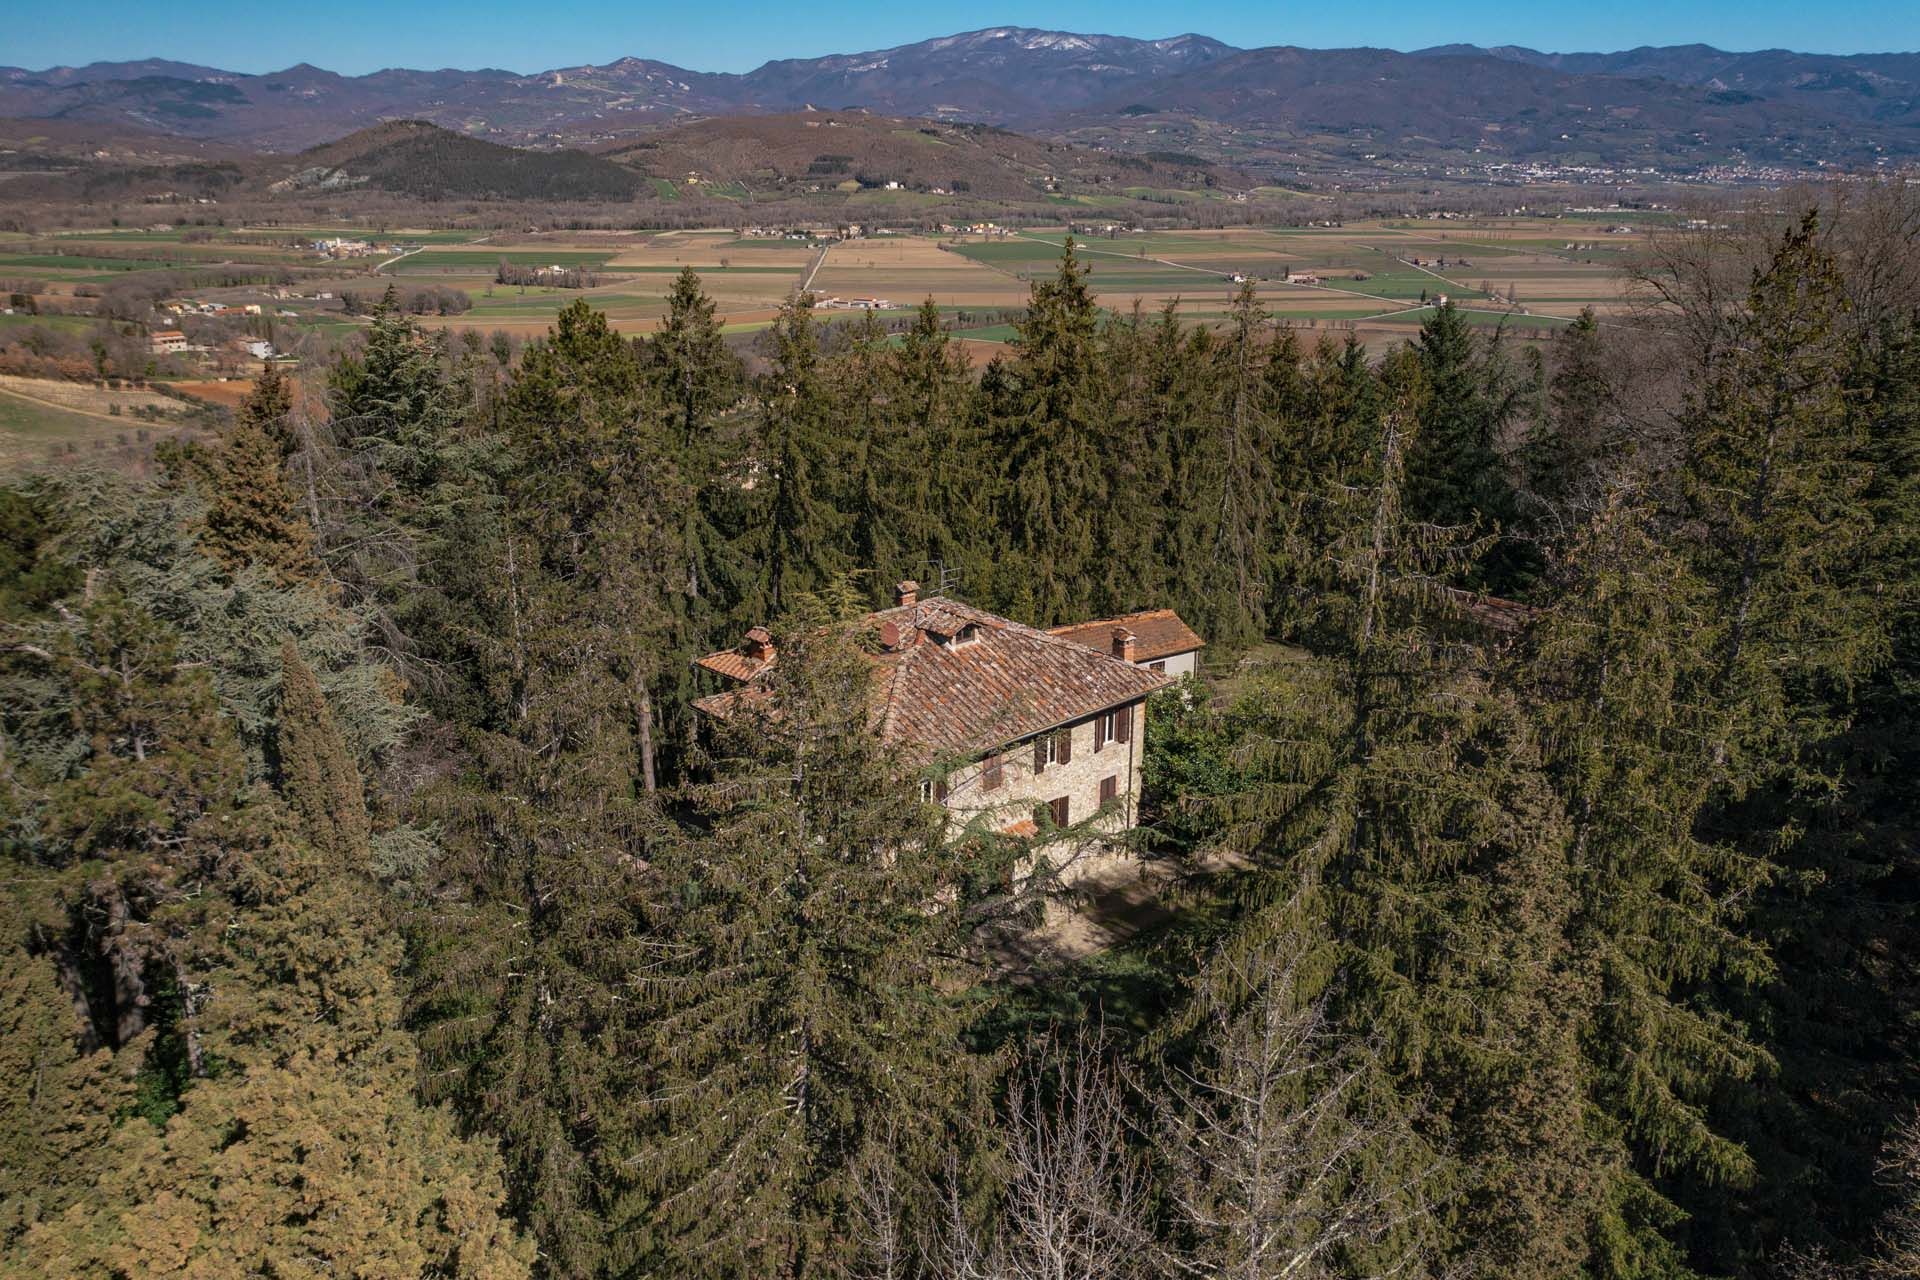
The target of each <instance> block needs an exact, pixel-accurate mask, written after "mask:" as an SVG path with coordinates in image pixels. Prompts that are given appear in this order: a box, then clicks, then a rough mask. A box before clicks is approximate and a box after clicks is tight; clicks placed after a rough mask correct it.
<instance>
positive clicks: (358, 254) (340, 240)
mask: <svg viewBox="0 0 1920 1280" xmlns="http://www.w3.org/2000/svg"><path fill="white" fill-rule="evenodd" d="M307 247H308V248H309V249H312V250H313V251H314V252H315V253H317V254H319V255H321V256H322V257H326V258H370V257H373V256H374V255H375V254H378V253H384V252H386V250H385V249H383V248H382V247H381V246H379V245H376V244H374V243H373V241H371V240H350V239H348V238H347V237H345V236H325V237H323V238H321V239H319V240H315V241H312V242H311V243H310V244H308V245H307Z"/></svg>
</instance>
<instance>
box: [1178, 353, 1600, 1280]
mask: <svg viewBox="0 0 1920 1280" xmlns="http://www.w3.org/2000/svg"><path fill="white" fill-rule="evenodd" d="M1386 383H1387V397H1388V399H1387V405H1386V408H1385V411H1384V413H1383V414H1382V417H1381V419H1380V422H1379V426H1378V432H1379V434H1378V437H1377V439H1378V443H1377V445H1376V447H1375V458H1374V461H1373V471H1374V474H1375V475H1376V476H1377V480H1376V481H1375V482H1374V483H1372V484H1369V485H1352V484H1349V485H1345V486H1339V487H1338V488H1336V489H1335V491H1334V492H1332V493H1330V494H1329V495H1328V500H1329V502H1330V503H1331V504H1332V506H1333V513H1332V514H1331V515H1330V516H1329V528H1330V530H1331V532H1332V534H1333V538H1332V540H1331V542H1330V544H1329V545H1328V546H1326V547H1325V548H1324V550H1323V554H1324V555H1325V556H1326V557H1327V558H1328V560H1329V561H1330V562H1331V564H1332V565H1333V569H1334V573H1335V575H1336V586H1335V588H1334V590H1333V591H1332V593H1331V594H1330V596H1329V597H1328V599H1327V602H1326V603H1327V606H1328V614H1327V617H1326V620H1325V623H1324V624H1323V628H1322V634H1324V635H1326V636H1327V637H1328V639H1327V641H1326V643H1327V645H1328V646H1329V650H1330V651H1329V652H1328V655H1327V658H1326V659H1325V660H1324V661H1321V662H1316V663H1312V664H1304V665H1302V666H1300V667H1298V668H1282V669H1281V670H1280V671H1278V672H1276V674H1275V676H1274V677H1273V678H1272V682H1271V684H1270V685H1268V686H1267V687H1265V688H1264V689H1262V690H1261V691H1260V692H1259V693H1258V694H1257V695H1256V696H1254V697H1253V698H1252V699H1250V701H1249V702H1247V703H1246V704H1245V705H1244V706H1243V707H1242V708H1241V709H1240V714H1241V715H1242V716H1244V717H1246V718H1247V726H1248V727H1247V731H1246V737H1245V742H1246V747H1245V749H1244V751H1243V755H1242V758H1241V760H1240V766H1241V769H1242V771H1243V773H1244V776H1245V778H1246V779H1247V782H1246V785H1245V786H1244V787H1243V789H1242V790H1241V791H1240V792H1239V793H1237V794H1235V795H1232V796H1229V797H1227V798H1226V800H1225V801H1224V803H1223V806H1222V807H1223V809H1224V812H1225V815H1226V817H1227V821H1228V827H1227V840H1228V843H1229V846H1230V847H1232V848H1235V849H1238V850H1240V851H1241V852H1242V853H1244V854H1245V855H1247V856H1248V857H1250V858H1251V859H1252V860H1253V862H1254V864H1255V870H1254V871H1253V872H1252V873H1251V875H1250V876H1249V877H1248V880H1247V893H1246V896H1245V898H1244V906H1243V908H1242V911H1243V914H1242V917H1241V919H1240V920H1239V922H1238V923H1237V925H1236V928H1235V930H1234V932H1233V934H1232V936H1231V937H1230V939H1229V941H1228V943H1227V953H1226V954H1227V955H1228V956H1229V957H1248V956H1252V955H1255V954H1258V953H1259V952H1260V950H1261V949H1262V948H1263V947H1265V946H1267V945H1269V944H1270V943H1271V941H1272V940H1273V939H1275V938H1278V937H1281V936H1285V935H1287V934H1290V933H1292V934H1304V935H1306V936H1312V935H1313V934H1314V933H1316V932H1318V931H1320V930H1324V931H1325V933H1326V936H1327V937H1328V938H1329V940H1330V944H1331V949H1330V953H1329V958H1328V961H1327V962H1326V963H1325V964H1322V965H1321V966H1320V972H1321V974H1322V977H1323V980H1324V978H1325V977H1326V976H1327V975H1328V974H1329V973H1330V972H1332V971H1335V970H1338V971H1343V972H1344V974H1345V977H1344V980H1343V985H1342V987H1341V989H1340V990H1339V992H1338V994H1337V995H1336V996H1335V997H1334V999H1333V1001H1332V1003H1331V1006H1330V1007H1331V1009H1332V1011H1333V1013H1334V1016H1335V1017H1336V1018H1337V1019H1338V1020H1339V1021H1338V1025H1339V1026H1340V1027H1341V1029H1342V1031H1343V1033H1344V1034H1349V1035H1359V1036H1365V1035H1368V1034H1373V1035H1378V1036H1379V1037H1381V1039H1382V1043H1383V1055H1382V1059H1381V1062H1382V1067H1383V1072H1382V1076H1381V1078H1380V1081H1379V1087H1382V1088H1387V1089H1390V1090H1392V1091H1395V1092H1398V1093H1400V1094H1401V1095H1402V1096H1409V1097H1410V1096H1417V1095H1420V1094H1423V1093H1424V1094H1427V1095H1429V1096H1430V1097H1431V1098H1432V1100H1433V1106H1434V1107H1435V1108H1436V1112H1435V1115H1434V1116H1433V1118H1432V1120H1431V1121H1430V1123H1429V1126H1428V1127H1426V1128H1425V1131H1424V1137H1425V1138H1426V1139H1427V1141H1429V1142H1433V1143H1436V1144H1438V1145H1441V1146H1443V1147H1445V1148H1448V1149H1450V1150H1451V1152H1452V1153H1453V1154H1454V1155H1456V1156H1458V1157H1459V1160H1460V1163H1459V1164H1458V1165H1456V1166H1455V1169H1456V1177H1455V1178H1453V1179H1451V1180H1449V1181H1446V1182H1442V1183H1439V1184H1436V1190H1438V1189H1439V1188H1440V1187H1445V1188H1446V1191H1447V1193H1448V1194H1450V1195H1451V1196H1453V1197H1455V1198H1456V1200H1457V1202H1458V1211H1457V1212H1458V1218H1457V1230H1458V1232H1459V1234H1457V1235H1455V1236H1453V1238H1452V1244H1451V1248H1452V1250H1453V1251H1454V1252H1455V1254H1456V1256H1457V1255H1458V1254H1460V1253H1463V1252H1464V1251H1465V1250H1466V1249H1467V1248H1468V1247H1472V1248H1474V1249H1477V1250H1479V1251H1481V1252H1482V1253H1483V1254H1484V1256H1485V1257H1486V1258H1487V1259H1488V1264H1489V1265H1491V1266H1494V1267H1495V1268H1496V1269H1498V1270H1499V1271H1500V1272H1501V1274H1504V1275H1538V1276H1557V1275H1567V1274H1571V1273H1573V1272H1574V1271H1575V1270H1576V1269H1577V1268H1578V1267H1579V1265H1580V1264H1581V1262H1582V1260H1583V1254H1584V1247H1585V1246H1584V1226H1583V1224H1582V1223H1581V1221H1580V1216H1579V1214H1580V1209H1579V1206H1580V1205H1581V1204H1582V1202H1583V1197H1584V1196H1585V1194H1586V1192H1587V1189H1588V1187H1589V1185H1590V1182H1591V1173H1592V1164H1593V1159H1594V1153H1593V1152H1592V1151H1591V1149H1590V1147H1589V1144H1588V1143H1587V1141H1586V1139H1585V1137H1584V1135H1583V1133H1582V1128H1581V1118H1580V1103H1579V1101H1578V1098H1577V1086H1578V1079H1579V1075H1578V1067H1579V1063H1578V1044H1577V1041H1576V1038H1575V1033H1576V1029H1577V1028H1576V1024H1575V1022H1574V1020H1573V1014H1574V1011H1575V1010H1577V1009H1579V1008H1581V1007H1583V1005H1582V1001H1583V1000H1584V998H1585V994H1586V993H1585V991H1584V987H1583V980H1582V978H1581V975H1580V974H1579V973H1578V972H1577V971H1576V970H1575V969H1574V968H1573V967H1572V966H1571V964H1570V963H1569V959H1570V957H1569V956H1568V954H1567V951H1566V948H1565V942H1564V939H1565V931H1566V927H1567V922H1568V918H1569V915H1570V912H1571V910H1572V908H1573V902H1572V896H1571V893H1570V887H1569V883H1568V878H1569V871H1568V866H1567V832H1566V827H1565V821H1564V818H1563V816H1562V815H1561V813H1560V810H1559V807H1558V805H1557V803H1556V802H1555V798H1554V797H1553V795H1552V794H1551V791H1550V790H1549V788H1548V786H1547V784H1546V779H1545V776H1544V773H1543V771H1542V768H1541V760H1540V751H1539V745H1538V742H1537V739H1536V738H1535V736H1534V734H1533V732H1532V730H1531V728H1530V726H1529V725H1528V723H1527V720H1526V717H1525V716H1524V714H1523V713H1522V710H1521V705H1520V704H1519V703H1518V701H1517V700H1515V699H1513V698H1511V697H1509V696H1507V695H1505V694H1504V693H1503V692H1502V691H1500V690H1499V689H1497V688H1495V687H1494V686H1493V685H1491V683H1490V682H1489V681H1488V680H1487V679H1486V676H1485V672H1484V669H1483V665H1482V659H1481V657H1480V651H1479V646H1478V645H1477V644H1475V643H1473V642H1472V641H1473V639H1474V633H1473V630H1472V628H1471V627H1470V625H1468V624H1466V623H1465V622H1464V621H1463V620H1461V619H1458V618H1457V617H1455V616H1454V610H1453V609H1452V608H1451V607H1450V602H1449V597H1448V595H1447V594H1446V593H1445V591H1444V589H1443V588H1440V587H1438V586H1436V579H1438V578H1442V577H1444V575H1445V574H1446V572H1447V571H1448V569H1449V566H1450V564H1451V563H1452V562H1455V561H1457V560H1459V559H1461V558H1463V557H1466V556H1469V555H1471V554H1473V553H1474V552H1476V551H1477V550H1478V548H1477V547H1476V546H1474V545H1473V544H1470V543H1469V544H1462V543H1460V542H1459V541H1458V540H1457V536H1455V535H1451V534H1449V533H1447V532H1445V531H1436V530H1434V529H1433V528H1432V527H1430V526H1427V525H1424V524H1423V523H1421V522H1420V521H1418V520H1417V519H1415V518H1413V517H1411V516H1410V515H1409V514H1408V512H1407V511H1406V508H1405V505H1404V500H1403V492H1404V488H1405V485H1406V467H1407V458H1408V456H1409V454H1410V452H1411V449H1412V446H1413V443H1414V436H1415V433H1416V432H1417V431H1418V429H1419V424H1420V414H1419V409H1420V406H1421V403H1422V396H1423V394H1424V384H1423V381H1422V376H1421V370H1420V368H1419V365H1418V363H1417V362H1416V361H1415V360H1414V359H1413V358H1412V357H1410V356H1404V355H1403V356H1401V357H1398V358H1396V359H1395V360H1394V361H1392V362H1390V365H1389V368H1388V369H1387V371H1386ZM1247 972H1248V970H1247V969H1246V967H1245V966H1236V965H1230V964H1229V965H1225V966H1220V965H1216V966H1213V968H1212V969H1211V970H1210V971H1209V973H1208V974H1206V975H1203V979H1204V981H1205V983H1206V984H1208V985H1205V986H1203V988H1202V992H1203V997H1204V998H1203V999H1201V1000H1200V1001H1199V1003H1198V1006H1197V1008H1196V1009H1195V1010H1194V1011H1192V1012H1190V1013H1189V1014H1188V1015H1187V1020H1188V1022H1189V1023H1190V1022H1191V1021H1192V1020H1194V1019H1197V1018H1198V1016H1199V1014H1200V1011H1201V1010H1204V1009H1206V1008H1210V1007H1211V1008H1219V1007H1222V1006H1231V1005H1232V1004H1233V1003H1234V1002H1235V1001H1238V1000H1243V999H1245V998H1246V996H1247V994H1248V993H1247V992H1246V991H1245V990H1244V989H1243V976H1244V975H1245V974H1246V973H1247ZM1318 994H1319V989H1317V988H1315V987H1312V986H1308V987H1307V988H1305V989H1304V991H1303V995H1304V996H1305V997H1306V998H1309V999H1311V998H1314V997H1315V996H1317V995H1318ZM1176 1025H1178V1024H1176Z"/></svg>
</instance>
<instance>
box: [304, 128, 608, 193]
mask: <svg viewBox="0 0 1920 1280" xmlns="http://www.w3.org/2000/svg"><path fill="white" fill-rule="evenodd" d="M291 163H292V169H293V171H292V172H291V173H289V174H287V176H285V177H283V178H279V179H277V180H275V181H274V182H273V183H272V187H271V189H272V190H274V191H288V192H297V191H308V190H321V191H331V190H340V189H352V188H356V187H368V188H371V189H373V190H375V191H386V192H392V193H394V194H397V195H408V196H413V197H414V198H416V199H420V200H558V201H574V200H579V201H596V200H631V199H632V198H633V196H634V193H635V192H636V191H637V190H638V188H639V185H640V182H639V179H638V178H637V177H635V176H634V175H633V174H632V173H630V172H628V171H626V170H624V169H622V168H620V167H619V166H618V165H613V164H609V163H608V162H607V161H605V160H602V159H599V158H598V157H595V156H590V155H587V154H586V153H585V152H581V151H526V150H521V149H518V148H514V147H507V146H501V145H500V144H499V143H495V142H483V141H481V140H480V139H478V138H469V137H465V136H463V135H461V134H457V133H452V132H450V131H448V130H446V129H442V128H439V127H437V126H435V125H431V124H427V123H425V122H423V121H418V120H401V121H395V122H392V123H389V124H382V125H377V126H375V127H373V128H371V129H362V130H360V131H359V132H358V133H354V134H351V135H349V136H347V137H345V138H341V139H339V140H338V141H335V142H330V143H327V144H326V145H324V146H319V147H314V148H312V149H310V150H307V151H303V152H301V153H300V154H299V155H298V156H296V157H294V158H293V160H292V162H291Z"/></svg>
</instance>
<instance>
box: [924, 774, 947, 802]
mask: <svg viewBox="0 0 1920 1280" xmlns="http://www.w3.org/2000/svg"><path fill="white" fill-rule="evenodd" d="M946 799H947V775H946V774H944V773H943V774H941V775H940V776H939V777H937V778H922V779H920V800H921V802H922V803H923V804H924V803H933V804H943V803H945V802H946Z"/></svg>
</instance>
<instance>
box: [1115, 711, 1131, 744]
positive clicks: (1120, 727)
mask: <svg viewBox="0 0 1920 1280" xmlns="http://www.w3.org/2000/svg"><path fill="white" fill-rule="evenodd" d="M1113 718H1114V726H1113V727H1114V734H1113V736H1114V738H1115V740H1117V741H1120V742H1132V741H1133V708H1132V707H1122V708H1120V709H1119V710H1118V711H1116V712H1114V713H1113Z"/></svg>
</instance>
